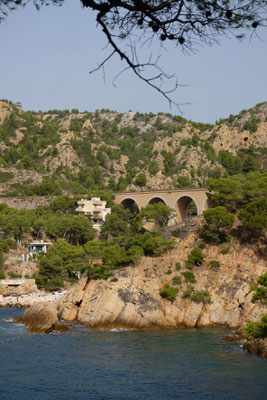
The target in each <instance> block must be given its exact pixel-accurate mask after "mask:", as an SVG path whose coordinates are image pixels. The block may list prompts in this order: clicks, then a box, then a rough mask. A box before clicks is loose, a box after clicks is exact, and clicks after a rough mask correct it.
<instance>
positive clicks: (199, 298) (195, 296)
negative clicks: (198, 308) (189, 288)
mask: <svg viewBox="0 0 267 400" xmlns="http://www.w3.org/2000/svg"><path fill="white" fill-rule="evenodd" d="M191 299H192V300H193V301H194V302H195V303H204V304H207V303H211V295H210V293H209V292H208V291H207V290H200V291H199V292H195V293H192V295H191Z"/></svg>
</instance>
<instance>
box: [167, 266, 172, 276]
mask: <svg viewBox="0 0 267 400" xmlns="http://www.w3.org/2000/svg"><path fill="white" fill-rule="evenodd" d="M171 273H172V269H171V266H170V267H169V268H168V271H167V272H166V274H167V275H170V274H171Z"/></svg>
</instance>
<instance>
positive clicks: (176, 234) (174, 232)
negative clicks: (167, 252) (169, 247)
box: [172, 229, 181, 238]
mask: <svg viewBox="0 0 267 400" xmlns="http://www.w3.org/2000/svg"><path fill="white" fill-rule="evenodd" d="M180 235H181V231H180V229H175V231H173V232H172V236H174V237H176V238H178V237H180Z"/></svg>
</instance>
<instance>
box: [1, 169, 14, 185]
mask: <svg viewBox="0 0 267 400" xmlns="http://www.w3.org/2000/svg"><path fill="white" fill-rule="evenodd" d="M13 177H14V174H13V173H12V172H4V171H0V183H5V182H7V181H9V180H10V179H12V178H13Z"/></svg>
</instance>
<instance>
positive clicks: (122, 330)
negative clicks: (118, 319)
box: [109, 328, 131, 332]
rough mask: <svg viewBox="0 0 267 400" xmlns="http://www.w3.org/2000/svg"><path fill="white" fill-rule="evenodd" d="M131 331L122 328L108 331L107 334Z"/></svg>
mask: <svg viewBox="0 0 267 400" xmlns="http://www.w3.org/2000/svg"><path fill="white" fill-rule="evenodd" d="M130 330H131V329H124V328H119V329H118V328H112V329H109V332H129V331H130Z"/></svg>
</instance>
